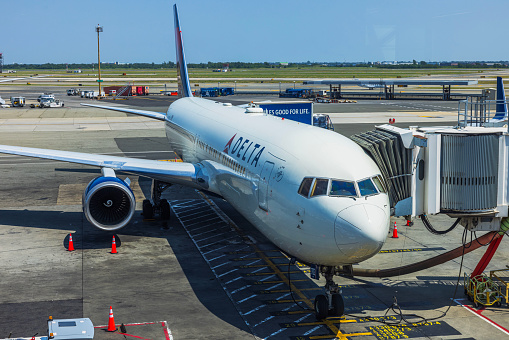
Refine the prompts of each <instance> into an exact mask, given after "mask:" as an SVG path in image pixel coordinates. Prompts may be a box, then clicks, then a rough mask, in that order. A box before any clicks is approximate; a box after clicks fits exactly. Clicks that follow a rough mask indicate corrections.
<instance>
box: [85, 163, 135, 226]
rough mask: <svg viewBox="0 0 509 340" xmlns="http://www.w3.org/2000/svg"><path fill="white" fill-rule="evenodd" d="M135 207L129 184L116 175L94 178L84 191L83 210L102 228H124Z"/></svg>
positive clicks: (91, 220)
mask: <svg viewBox="0 0 509 340" xmlns="http://www.w3.org/2000/svg"><path fill="white" fill-rule="evenodd" d="M111 172H113V171H111ZM103 173H104V172H103ZM127 181H128V182H129V180H128V179H127ZM135 209H136V201H135V198H134V194H133V191H132V190H131V188H130V187H129V184H128V183H126V182H125V181H123V180H121V179H120V178H117V177H114V176H113V177H109V176H101V177H97V178H95V179H93V180H92V181H91V182H90V183H89V184H88V186H87V188H86V189H85V192H84V193H83V212H84V213H85V216H86V217H87V220H88V221H89V222H90V223H92V225H94V226H95V227H97V228H99V229H102V230H108V231H111V230H118V229H120V228H123V227H124V226H125V225H126V224H127V223H129V221H130V220H131V218H132V217H133V214H134V211H135Z"/></svg>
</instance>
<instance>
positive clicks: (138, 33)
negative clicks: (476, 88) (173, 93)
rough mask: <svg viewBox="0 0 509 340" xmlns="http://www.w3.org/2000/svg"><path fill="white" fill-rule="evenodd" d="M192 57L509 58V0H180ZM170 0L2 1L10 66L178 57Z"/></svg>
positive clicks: (2, 45) (0, 27) (3, 43)
mask: <svg viewBox="0 0 509 340" xmlns="http://www.w3.org/2000/svg"><path fill="white" fill-rule="evenodd" d="M176 2H177V5H178V7H179V14H180V20H181V25H182V31H183V36H184V46H185V51H186V57H187V61H188V62H191V63H199V62H207V61H217V62H223V61H246V62H258V61H269V62H278V61H282V62H305V61H308V60H309V61H316V62H325V61H340V62H343V61H389V60H399V61H402V60H410V61H411V60H412V59H416V60H418V61H420V60H425V61H445V60H509V43H508V42H507V32H508V31H509V24H508V17H507V15H508V13H509V2H508V1H503V0H499V1H495V0H491V1H490V0H488V1H482V2H480V1H470V0H466V1H465V0H463V1H459V0H445V1H444V0H442V1H436V0H428V1H408V0H407V1H395V0H378V1H339V0H336V1H329V0H322V1H320V2H314V1H309V0H308V1H303V0H292V1H287V0H284V1H274V0H272V1H266V0H257V1H243V0H237V1H220V0H216V1H210V0H208V1H203V0H192V1H176ZM173 3H175V1H161V0H138V1H133V0H122V1H109V0H102V1H97V0H87V1H69V0H66V1H63V0H48V1H36V0H16V1H13V0H0V11H1V13H2V17H1V19H0V32H1V37H0V52H3V53H4V60H5V63H7V64H8V63H15V62H17V63H46V62H50V63H81V62H85V63H90V62H95V61H97V35H96V33H95V31H94V27H95V26H96V25H97V24H101V25H102V26H103V27H104V32H103V33H101V61H103V62H114V61H119V62H156V63H160V62H163V61H170V60H171V61H174V59H175V48H174V41H173V39H174V38H173V13H172V5H173Z"/></svg>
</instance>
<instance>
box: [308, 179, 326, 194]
mask: <svg viewBox="0 0 509 340" xmlns="http://www.w3.org/2000/svg"><path fill="white" fill-rule="evenodd" d="M328 187H329V180H328V179H323V178H317V179H316V181H315V185H314V187H313V192H312V193H311V197H313V196H321V195H327V188H328Z"/></svg>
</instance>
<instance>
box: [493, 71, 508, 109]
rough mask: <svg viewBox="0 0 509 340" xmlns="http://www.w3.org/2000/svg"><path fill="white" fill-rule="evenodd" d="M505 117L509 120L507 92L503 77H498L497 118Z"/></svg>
mask: <svg viewBox="0 0 509 340" xmlns="http://www.w3.org/2000/svg"><path fill="white" fill-rule="evenodd" d="M499 115H500V116H502V115H503V116H504V117H505V118H507V104H506V102H505V90H504V82H503V81H502V77H497V113H496V115H495V116H499Z"/></svg>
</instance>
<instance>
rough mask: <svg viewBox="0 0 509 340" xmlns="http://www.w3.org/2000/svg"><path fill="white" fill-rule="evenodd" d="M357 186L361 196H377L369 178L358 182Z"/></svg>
mask: <svg viewBox="0 0 509 340" xmlns="http://www.w3.org/2000/svg"><path fill="white" fill-rule="evenodd" d="M357 184H358V185H359V190H360V192H361V196H369V195H375V194H378V191H377V190H376V187H375V185H374V184H373V181H371V178H367V179H365V180H362V181H359V182H358V183H357Z"/></svg>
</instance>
